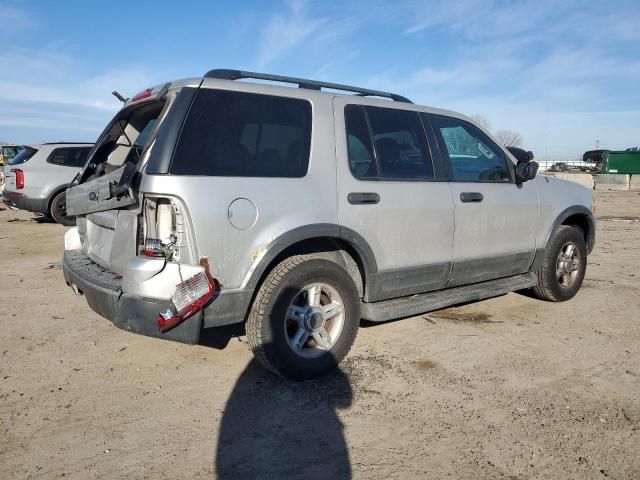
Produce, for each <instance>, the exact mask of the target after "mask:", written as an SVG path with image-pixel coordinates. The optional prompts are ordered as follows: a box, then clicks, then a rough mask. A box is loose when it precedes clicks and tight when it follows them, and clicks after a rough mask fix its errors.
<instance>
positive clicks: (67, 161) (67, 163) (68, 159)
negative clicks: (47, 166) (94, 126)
mask: <svg viewBox="0 0 640 480" xmlns="http://www.w3.org/2000/svg"><path fill="white" fill-rule="evenodd" d="M89 150H91V148H90V147H65V148H56V149H55V150H54V151H53V152H51V154H50V155H49V158H47V162H48V163H52V164H54V165H60V166H62V167H82V166H83V165H84V162H85V160H86V159H87V154H88V153H89Z"/></svg>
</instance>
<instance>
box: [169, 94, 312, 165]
mask: <svg viewBox="0 0 640 480" xmlns="http://www.w3.org/2000/svg"><path fill="white" fill-rule="evenodd" d="M310 142H311V104H310V103H309V102H307V101H306V100H299V99H295V98H287V97H277V96H272V95H258V94H254V93H243V92H228V91H220V90H211V89H201V90H200V91H199V92H198V94H197V96H196V98H195V100H194V103H193V105H192V106H191V110H190V111H189V116H188V117H187V119H186V121H185V124H184V127H183V130H182V134H181V135H180V140H179V142H178V145H177V146H176V150H175V154H174V156H173V162H172V164H171V173H172V174H177V175H209V176H218V177H222V176H224V177H227V176H228V177H304V176H305V175H306V173H307V168H308V166H309V148H310Z"/></svg>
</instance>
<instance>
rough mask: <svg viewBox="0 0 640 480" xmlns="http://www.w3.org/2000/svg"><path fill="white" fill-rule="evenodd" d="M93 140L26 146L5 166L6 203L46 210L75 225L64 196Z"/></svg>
mask: <svg viewBox="0 0 640 480" xmlns="http://www.w3.org/2000/svg"><path fill="white" fill-rule="evenodd" d="M92 146H93V144H91V143H45V144H42V145H32V146H25V147H23V150H21V151H20V152H19V153H18V154H17V155H16V156H15V157H13V158H12V159H11V160H9V162H8V164H7V165H5V167H4V176H5V186H4V190H3V191H2V196H3V199H4V202H5V203H6V204H8V205H10V206H12V207H16V208H19V209H22V210H29V211H31V212H38V213H43V214H45V215H48V216H50V217H51V218H53V219H54V220H55V221H56V222H58V223H61V224H62V225H67V226H70V225H75V219H74V218H73V217H71V216H69V215H67V210H66V203H65V196H66V193H65V192H66V189H67V187H68V186H69V183H71V181H72V180H73V179H74V177H75V176H76V175H77V174H78V170H79V169H80V167H82V166H83V165H84V163H85V160H86V159H87V155H88V153H89V151H90V150H91V147H92Z"/></svg>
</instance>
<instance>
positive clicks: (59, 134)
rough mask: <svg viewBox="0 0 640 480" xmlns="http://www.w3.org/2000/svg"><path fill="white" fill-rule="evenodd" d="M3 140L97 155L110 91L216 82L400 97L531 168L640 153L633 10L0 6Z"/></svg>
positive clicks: (442, 0) (627, 4)
mask: <svg viewBox="0 0 640 480" xmlns="http://www.w3.org/2000/svg"><path fill="white" fill-rule="evenodd" d="M0 24H1V25H2V28H1V29H0V65H1V71H2V74H1V75H0V140H4V141H11V142H17V143H37V142H42V141H57V140H69V141H87V140H94V139H95V138H96V136H97V134H98V133H99V132H100V131H101V130H102V128H103V127H104V125H105V124H106V122H107V121H108V120H109V118H110V117H111V116H112V115H113V113H114V112H115V111H116V110H117V108H118V102H117V101H116V100H115V99H114V98H113V97H111V94H110V92H111V91H112V90H114V89H115V90H118V91H120V92H121V93H122V94H123V95H125V96H131V95H133V94H134V93H136V92H137V91H139V90H142V89H143V88H146V87H147V86H150V85H153V84H157V83H160V82H162V81H165V80H171V79H176V78H182V77H192V76H200V75H202V74H203V73H204V72H206V71H207V70H209V69H211V68H214V67H217V68H243V69H247V70H259V71H266V72H270V73H278V74H288V75H295V76H302V77H311V78H316V79H320V80H327V81H334V82H340V83H348V84H355V85H362V86H367V87H370V88H377V89H383V90H391V91H394V92H397V93H400V94H402V95H405V96H408V97H409V98H411V99H413V100H414V102H416V103H421V104H425V105H430V106H436V107H442V108H449V109H453V110H457V111H460V112H463V113H465V114H468V115H474V114H481V115H483V116H485V117H486V118H488V119H489V121H490V123H491V128H492V130H494V131H495V130H497V129H511V130H515V131H518V132H520V134H521V135H522V136H523V137H524V144H525V146H527V147H528V148H531V149H532V150H533V151H534V152H535V154H536V158H538V159H541V160H544V159H545V158H549V159H571V158H577V157H579V156H580V155H581V154H582V152H583V151H585V150H587V149H590V148H593V147H594V145H595V141H596V140H600V145H601V146H603V147H605V148H613V149H615V148H625V147H629V146H632V145H639V144H640V88H639V87H640V2H639V1H638V0H619V1H615V0H614V1H599V0H593V1H574V0H564V1H549V0H538V1H529V0H524V1H515V0H512V1H490V0H482V1H481V0H457V1H447V0H433V1H425V0H423V1H416V0H397V1H387V2H383V1H376V0H342V1H336V2H332V1H329V0H324V1H312V0H308V1H304V0H290V1H244V2H243V1H240V0H236V1H233V2H220V1H218V2H216V1H202V2H195V1H188V0H185V1H183V2H175V1H172V2H162V1H143V0H138V1H135V2H134V1H120V0H112V1H110V2H102V1H88V0H84V1H80V0H65V1H52V0H49V1H44V0H40V1H37V0H33V1H30V0H0Z"/></svg>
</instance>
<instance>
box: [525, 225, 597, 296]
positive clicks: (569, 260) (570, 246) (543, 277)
mask: <svg viewBox="0 0 640 480" xmlns="http://www.w3.org/2000/svg"><path fill="white" fill-rule="evenodd" d="M586 270H587V246H586V242H585V240H584V235H583V233H582V231H581V230H579V229H577V228H576V227H572V226H569V225H561V226H559V227H558V228H557V229H556V231H555V232H554V234H553V238H552V239H551V242H550V243H549V247H548V248H547V250H546V252H545V256H544V258H543V260H542V265H541V266H540V268H539V270H538V272H537V274H538V284H537V285H536V286H535V287H533V293H534V295H535V296H536V297H538V298H540V299H542V300H549V301H552V302H563V301H565V300H569V299H570V298H573V296H574V295H575V294H576V293H578V290H580V286H581V285H582V281H583V280H584V275H585V272H586Z"/></svg>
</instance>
